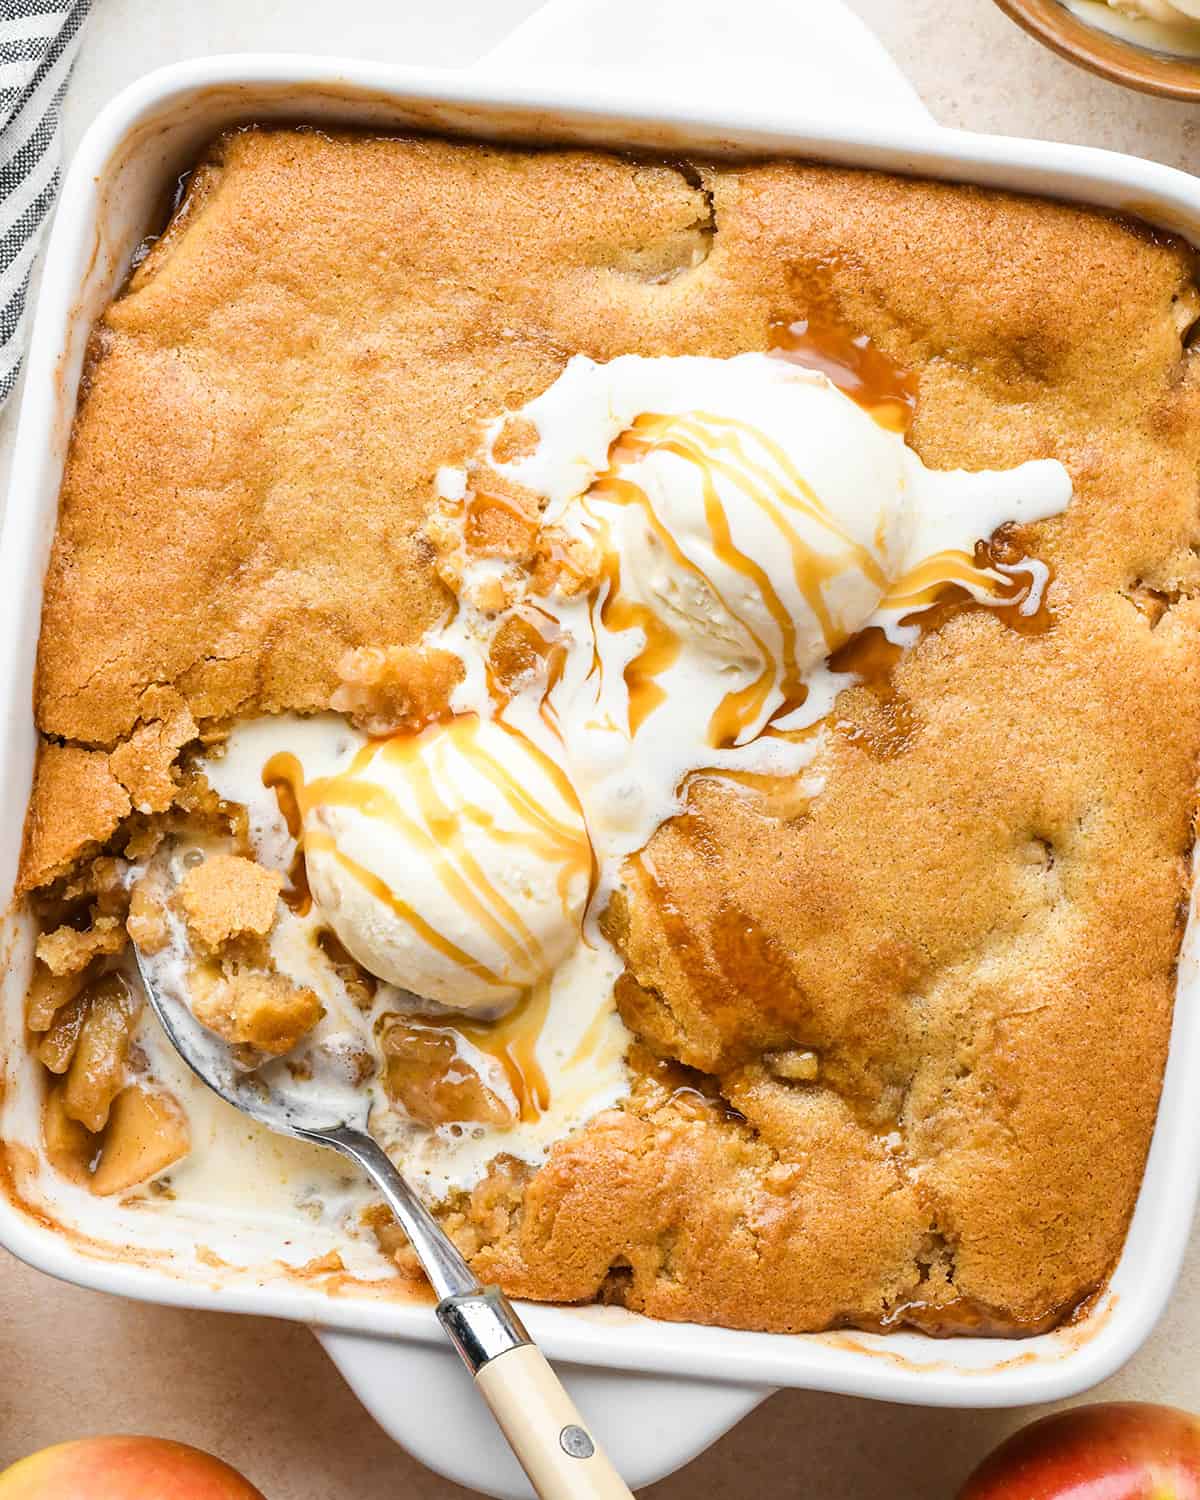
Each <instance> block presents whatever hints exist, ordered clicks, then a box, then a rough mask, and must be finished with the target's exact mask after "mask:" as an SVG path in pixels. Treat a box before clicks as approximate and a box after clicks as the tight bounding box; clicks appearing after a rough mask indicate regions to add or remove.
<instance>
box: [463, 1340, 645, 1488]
mask: <svg viewBox="0 0 1200 1500" xmlns="http://www.w3.org/2000/svg"><path fill="white" fill-rule="evenodd" d="M475 1384H476V1385H477V1386H478V1387H479V1390H480V1392H481V1393H482V1395H483V1399H484V1400H485V1401H486V1402H487V1404H488V1405H489V1406H490V1407H491V1409H492V1415H493V1416H494V1417H495V1418H496V1421H497V1422H498V1423H499V1424H500V1428H501V1431H502V1432H503V1433H504V1436H505V1437H506V1438H507V1439H508V1442H509V1446H510V1447H511V1448H512V1450H513V1452H514V1453H515V1454H516V1455H517V1458H518V1459H519V1460H520V1464H521V1467H522V1468H523V1469H524V1470H525V1472H526V1474H528V1475H529V1482H530V1484H532V1485H533V1487H534V1489H535V1490H536V1491H537V1493H538V1495H539V1496H540V1497H541V1500H632V1495H631V1493H630V1491H629V1488H628V1486H627V1485H626V1484H625V1481H624V1480H623V1479H622V1478H621V1476H620V1475H619V1474H618V1473H617V1471H616V1469H614V1468H613V1466H612V1464H611V1463H610V1462H609V1461H608V1458H607V1456H606V1455H605V1453H604V1451H603V1449H601V1448H600V1446H599V1444H598V1443H597V1442H596V1439H595V1438H594V1437H593V1436H592V1434H591V1433H590V1432H589V1431H588V1429H587V1428H586V1427H585V1426H584V1424H583V1418H582V1417H581V1416H580V1415H579V1412H578V1411H577V1410H576V1408H575V1403H574V1402H573V1401H572V1400H571V1398H570V1396H568V1395H567V1393H566V1391H565V1390H564V1389H563V1387H562V1384H561V1382H560V1381H559V1378H558V1376H557V1375H556V1374H555V1373H554V1371H553V1370H552V1369H551V1368H550V1366H549V1364H548V1363H547V1361H546V1356H545V1355H544V1354H543V1353H542V1351H541V1350H540V1349H539V1348H538V1347H537V1345H536V1344H522V1345H520V1346H519V1347H518V1348H516V1349H509V1350H508V1351H507V1352H506V1353H504V1354H498V1355H496V1357H495V1358H494V1359H490V1360H488V1362H487V1364H485V1365H484V1366H483V1368H482V1369H481V1370H480V1371H479V1373H478V1375H476V1377H475Z"/></svg>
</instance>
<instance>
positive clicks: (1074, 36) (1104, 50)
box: [996, 0, 1200, 103]
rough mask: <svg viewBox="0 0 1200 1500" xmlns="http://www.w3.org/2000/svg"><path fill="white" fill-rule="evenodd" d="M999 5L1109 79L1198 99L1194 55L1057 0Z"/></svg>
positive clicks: (1199, 74)
mask: <svg viewBox="0 0 1200 1500" xmlns="http://www.w3.org/2000/svg"><path fill="white" fill-rule="evenodd" d="M996 4H997V5H998V6H999V7H1000V9H1001V10H1002V11H1004V13H1005V14H1006V15H1008V16H1011V17H1012V19H1013V20H1014V21H1015V22H1016V23H1017V25H1018V26H1022V27H1024V29H1025V30H1026V31H1027V32H1029V34H1030V36H1035V37H1037V39H1038V41H1039V42H1044V43H1045V44H1046V46H1047V47H1050V48H1051V49H1052V50H1053V51H1055V52H1057V53H1058V55H1059V56H1060V57H1065V58H1066V59H1067V60H1068V61H1069V62H1073V63H1078V64H1079V66H1080V67H1081V68H1087V69H1089V71H1091V72H1093V73H1099V74H1100V76H1101V77H1102V78H1109V79H1111V80H1112V81H1113V83H1123V84H1125V85H1126V87H1128V88H1131V89H1140V90H1141V91H1142V92H1143V93H1145V94H1159V95H1161V96H1162V97H1164V98H1166V99H1187V100H1190V101H1192V102H1193V103H1195V102H1196V101H1197V100H1200V58H1195V57H1172V56H1170V55H1169V54H1167V53H1165V52H1154V51H1151V50H1150V49H1148V48H1145V47H1139V46H1137V45H1136V44H1135V43H1133V42H1127V41H1124V40H1122V38H1121V37H1118V36H1110V35H1109V34H1108V33H1107V32H1105V31H1101V30H1100V28H1099V27H1097V26H1090V25H1089V24H1088V23H1087V22H1086V21H1082V20H1080V18H1079V17H1078V16H1076V15H1074V14H1073V13H1072V12H1071V11H1069V10H1068V9H1067V7H1066V6H1065V5H1063V4H1061V3H1060V0H996Z"/></svg>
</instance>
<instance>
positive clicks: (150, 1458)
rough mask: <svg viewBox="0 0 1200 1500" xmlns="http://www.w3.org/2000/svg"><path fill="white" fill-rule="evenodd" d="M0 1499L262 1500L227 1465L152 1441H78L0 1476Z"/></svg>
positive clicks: (160, 1440) (193, 1450)
mask: <svg viewBox="0 0 1200 1500" xmlns="http://www.w3.org/2000/svg"><path fill="white" fill-rule="evenodd" d="M0 1500H266V1497H265V1496H264V1495H263V1493H262V1491H261V1490H257V1489H255V1488H254V1486H253V1485H252V1484H251V1483H250V1481H249V1480H248V1479H243V1477H242V1476H241V1475H240V1474H239V1473H238V1472H237V1470H236V1469H231V1468H230V1467H229V1465H228V1464H226V1463H222V1462H221V1460H220V1459H219V1458H214V1457H213V1456H212V1454H211V1453H202V1452H201V1451H200V1449H199V1448H191V1447H189V1446H188V1445H187V1444H186V1443H172V1442H170V1441H168V1440H167V1439H166V1438H153V1437H121V1436H118V1437H94V1438H80V1439H78V1441H76V1442H73V1443H58V1444H56V1446H55V1447H53V1448H43V1449H42V1450H41V1452H39V1453H31V1454H30V1455H29V1457H28V1458H22V1459H21V1460H20V1461H19V1462H17V1463H15V1464H13V1465H12V1466H11V1467H10V1468H7V1469H5V1470H4V1472H3V1473H2V1474H0Z"/></svg>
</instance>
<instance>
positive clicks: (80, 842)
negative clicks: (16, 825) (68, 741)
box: [17, 741, 130, 895]
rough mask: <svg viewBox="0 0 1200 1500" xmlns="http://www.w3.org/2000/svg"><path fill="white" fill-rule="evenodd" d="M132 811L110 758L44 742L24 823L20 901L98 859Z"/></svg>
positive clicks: (127, 795) (91, 751)
mask: <svg viewBox="0 0 1200 1500" xmlns="http://www.w3.org/2000/svg"><path fill="white" fill-rule="evenodd" d="M129 810H130V801H129V794H128V792H126V790H125V788H124V787H123V786H122V785H121V783H120V782H119V781H118V780H117V778H116V777H115V776H114V775H113V773H112V770H111V769H110V767H109V764H108V757H107V756H106V755H104V754H103V753H102V752H100V751H98V750H84V749H81V748H80V747H79V746H78V745H56V744H53V743H51V742H49V741H43V742H42V743H41V744H40V745H39V747H38V758H37V767H36V769H35V771H34V778H33V794H32V795H31V797H30V799H29V811H28V813H27V814H26V818H25V841H24V845H23V847H22V850H21V869H20V875H19V877H18V881H17V893H18V895H20V894H23V893H24V892H26V891H31V890H35V889H36V888H37V887H38V886H42V885H49V884H50V883H51V882H52V881H54V880H57V879H58V878H59V876H61V875H65V874H66V873H67V871H68V870H70V869H71V868H72V867H73V866H74V865H76V864H77V863H78V862H79V861H80V860H81V859H83V858H84V857H85V856H86V855H88V854H92V853H95V852H96V850H97V849H98V848H100V847H101V846H102V845H103V844H105V843H107V842H108V840H109V839H110V838H111V837H112V836H113V834H114V833H115V832H116V831H117V829H118V827H119V826H120V824H121V820H122V818H124V817H126V816H127V815H128V813H129Z"/></svg>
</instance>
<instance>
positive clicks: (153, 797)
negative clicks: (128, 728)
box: [108, 704, 198, 813]
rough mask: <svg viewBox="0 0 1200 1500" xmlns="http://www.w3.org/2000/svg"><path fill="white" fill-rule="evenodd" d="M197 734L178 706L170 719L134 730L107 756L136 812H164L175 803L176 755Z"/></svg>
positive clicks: (182, 706) (183, 710) (183, 708)
mask: <svg viewBox="0 0 1200 1500" xmlns="http://www.w3.org/2000/svg"><path fill="white" fill-rule="evenodd" d="M197 733H198V731H197V728H196V721H195V719H193V718H192V716H191V714H190V713H189V711H188V709H187V707H186V706H185V705H182V704H181V705H180V707H179V708H178V709H177V710H176V711H175V712H174V713H173V714H172V715H171V717H170V718H168V719H154V720H152V721H151V722H150V723H147V724H143V725H142V726H141V727H140V728H138V729H135V730H134V731H133V733H132V734H131V735H130V736H129V738H128V739H126V740H123V741H122V743H121V744H119V745H118V746H117V747H116V749H115V750H113V751H112V753H111V754H110V755H109V757H108V763H109V766H110V767H111V769H112V772H113V775H114V776H115V777H116V778H117V780H118V781H119V782H120V783H121V785H122V786H123V787H124V788H125V790H126V791H127V792H128V793H129V798H130V801H131V802H132V803H133V806H134V808H135V809H136V810H137V811H138V812H142V813H154V812H165V811H166V809H167V808H168V807H170V806H171V804H172V802H174V801H175V798H176V795H177V793H178V791H179V783H178V781H177V780H176V778H175V776H174V774H173V769H172V768H173V767H174V764H175V760H176V758H177V756H178V754H179V751H180V750H181V749H182V748H183V746H184V745H186V744H187V743H188V742H189V741H190V740H194V739H195V738H196V735H197Z"/></svg>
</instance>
